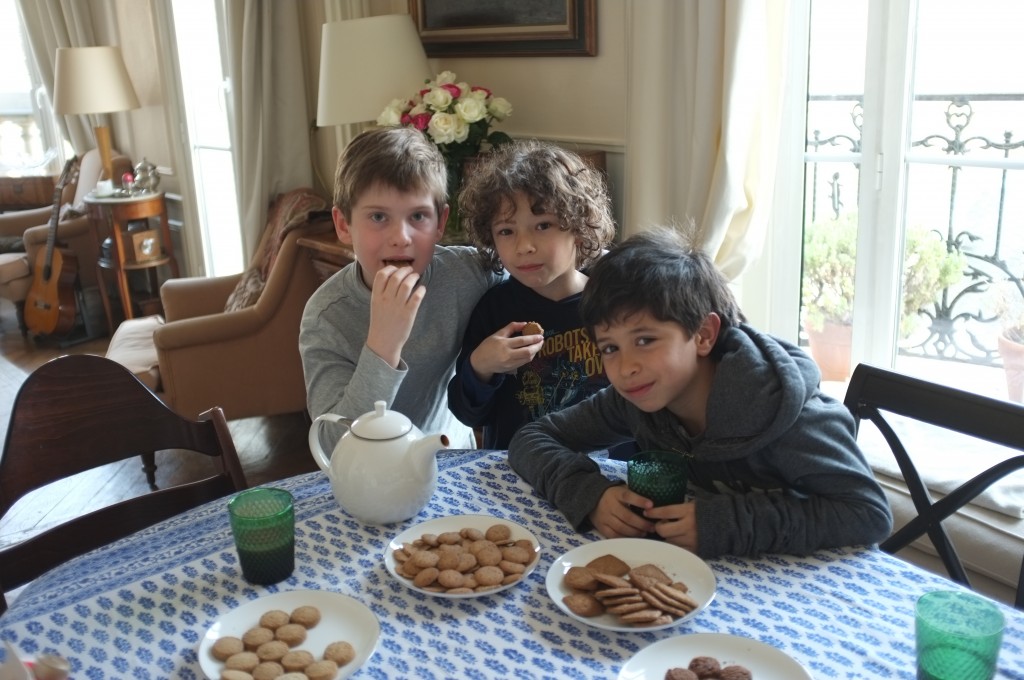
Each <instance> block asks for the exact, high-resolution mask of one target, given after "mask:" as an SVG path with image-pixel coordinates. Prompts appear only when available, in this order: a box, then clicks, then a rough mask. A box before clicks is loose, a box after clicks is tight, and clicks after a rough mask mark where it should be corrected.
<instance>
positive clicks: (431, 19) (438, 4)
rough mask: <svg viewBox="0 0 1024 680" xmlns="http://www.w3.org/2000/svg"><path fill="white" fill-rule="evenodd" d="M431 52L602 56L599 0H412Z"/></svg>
mask: <svg viewBox="0 0 1024 680" xmlns="http://www.w3.org/2000/svg"><path fill="white" fill-rule="evenodd" d="M409 14H410V15H412V18H413V21H414V23H415V24H416V30H417V31H418V32H419V35H420V40H421V41H422V43H423V49H424V51H425V52H426V53H427V56H428V57H553V56H577V57H593V56H597V8H596V0H529V1H523V0H519V1H518V2H507V1H505V0H409Z"/></svg>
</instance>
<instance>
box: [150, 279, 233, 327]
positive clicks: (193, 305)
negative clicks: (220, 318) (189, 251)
mask: <svg viewBox="0 0 1024 680" xmlns="http://www.w3.org/2000/svg"><path fill="white" fill-rule="evenodd" d="M240 278H242V275H241V274H231V275H230V276H214V277H208V278H207V277H192V278H187V279H168V280H167V281H165V282H164V284H163V285H162V286H160V301H161V302H162V303H163V307H164V319H166V321H167V322H168V323H170V322H171V321H179V320H181V319H191V318H194V317H198V316H207V315H210V314H220V313H222V312H223V311H224V305H225V304H226V303H227V300H228V296H229V295H231V291H233V290H234V289H235V286H236V285H237V284H238V280H239V279H240Z"/></svg>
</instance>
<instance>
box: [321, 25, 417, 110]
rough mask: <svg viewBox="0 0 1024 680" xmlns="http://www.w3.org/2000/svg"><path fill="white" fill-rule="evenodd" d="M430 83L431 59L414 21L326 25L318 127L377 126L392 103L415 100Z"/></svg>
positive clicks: (322, 43) (324, 29)
mask: <svg viewBox="0 0 1024 680" xmlns="http://www.w3.org/2000/svg"><path fill="white" fill-rule="evenodd" d="M429 78H430V66H429V64H428V63H427V55H426V53H425V52H424V51H423V44H422V43H421V42H420V37H419V34H418V33H417V32H416V26H415V24H413V21H412V17H410V16H409V15H407V14H388V15H383V16H376V17H365V18H362V19H350V20H348V21H338V22H332V23H328V24H324V27H323V34H322V42H321V43H320V87H319V101H318V103H317V112H316V123H317V125H319V126H321V127H323V126H326V125H343V124H345V123H365V122H367V121H373V120H377V116H379V115H380V114H381V112H382V111H384V109H385V107H387V105H388V104H390V103H391V100H392V99H400V98H402V97H411V96H412V95H413V94H414V93H415V92H416V90H417V89H418V88H422V87H423V85H424V83H425V82H426V81H427V80H428V79H429Z"/></svg>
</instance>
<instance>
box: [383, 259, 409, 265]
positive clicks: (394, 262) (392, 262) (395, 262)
mask: <svg viewBox="0 0 1024 680" xmlns="http://www.w3.org/2000/svg"><path fill="white" fill-rule="evenodd" d="M412 262H413V261H412V258H409V259H397V260H384V266H385V267H387V266H388V265H390V266H392V267H411V266H412Z"/></svg>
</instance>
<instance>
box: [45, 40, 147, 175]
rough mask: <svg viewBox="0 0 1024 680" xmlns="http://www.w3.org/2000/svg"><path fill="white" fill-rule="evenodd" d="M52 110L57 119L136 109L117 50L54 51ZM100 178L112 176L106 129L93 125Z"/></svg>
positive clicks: (85, 48)
mask: <svg viewBox="0 0 1024 680" xmlns="http://www.w3.org/2000/svg"><path fill="white" fill-rule="evenodd" d="M53 90H54V94H53V110H54V111H55V112H56V113H58V114H60V115H65V116H67V115H78V114H100V113H113V112H115V111H127V110H129V109H137V108H139V99H138V97H136V96H135V89H134V88H133V87H132V81H131V80H130V79H129V78H128V69H126V68H125V65H124V59H123V58H122V57H121V48H120V47H58V48H57V68H56V72H55V73H54V81H53ZM94 130H95V131H96V146H97V147H98V148H99V151H100V159H101V160H102V162H103V172H104V175H103V176H104V177H105V178H107V179H115V178H113V177H111V175H112V174H113V172H114V169H113V161H112V160H111V150H110V148H111V147H110V128H108V127H107V126H106V125H100V124H96V125H94Z"/></svg>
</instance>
